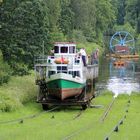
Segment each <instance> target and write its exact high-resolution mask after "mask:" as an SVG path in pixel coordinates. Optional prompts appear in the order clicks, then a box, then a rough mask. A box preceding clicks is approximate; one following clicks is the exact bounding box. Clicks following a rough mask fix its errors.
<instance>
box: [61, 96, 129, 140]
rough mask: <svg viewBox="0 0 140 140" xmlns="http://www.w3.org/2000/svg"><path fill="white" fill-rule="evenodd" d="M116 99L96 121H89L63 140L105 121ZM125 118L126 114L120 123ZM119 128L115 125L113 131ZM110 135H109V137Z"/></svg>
mask: <svg viewBox="0 0 140 140" xmlns="http://www.w3.org/2000/svg"><path fill="white" fill-rule="evenodd" d="M115 100H116V98H113V99H112V101H111V102H110V103H109V104H108V106H107V108H106V110H105V111H104V112H103V114H102V115H101V117H99V120H97V121H95V122H94V123H92V122H89V123H88V124H87V125H86V126H84V127H82V128H80V129H78V130H77V131H74V132H72V133H71V134H69V135H67V136H66V137H64V138H63V139H62V140H69V139H71V138H73V137H74V136H77V135H79V134H81V133H82V132H85V131H88V130H90V129H92V128H93V126H94V124H95V123H103V122H104V121H105V118H106V117H107V115H108V114H109V112H110V111H111V109H112V108H113V104H114V102H115ZM128 103H130V98H129V100H128ZM127 106H128V105H125V108H126V107H127ZM127 111H128V110H126V112H127ZM125 118H126V115H124V116H123V118H122V119H121V120H120V121H119V123H118V124H119V125H121V124H122V123H123V120H124V119H125ZM117 129H118V127H117V126H115V128H114V129H113V131H117ZM113 131H111V132H110V133H109V136H110V135H111V133H112V132H113ZM109 136H108V137H109ZM108 137H106V138H108ZM105 140H108V139H105Z"/></svg>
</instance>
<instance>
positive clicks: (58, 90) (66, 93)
mask: <svg viewBox="0 0 140 140" xmlns="http://www.w3.org/2000/svg"><path fill="white" fill-rule="evenodd" d="M84 87H85V83H83V84H81V83H78V82H75V81H70V80H65V79H56V80H52V81H49V82H48V83H47V88H48V93H49V95H52V96H55V97H57V98H59V99H61V100H64V99H66V98H68V97H72V96H76V95H80V94H81V93H82V90H83V88H84Z"/></svg>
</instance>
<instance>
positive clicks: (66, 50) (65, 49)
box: [60, 47, 68, 53]
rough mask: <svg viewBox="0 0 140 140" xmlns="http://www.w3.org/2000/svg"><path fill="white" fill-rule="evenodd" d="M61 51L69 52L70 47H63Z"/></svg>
mask: <svg viewBox="0 0 140 140" xmlns="http://www.w3.org/2000/svg"><path fill="white" fill-rule="evenodd" d="M60 52H61V53H68V47H61V50H60Z"/></svg>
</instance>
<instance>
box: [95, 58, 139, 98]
mask: <svg viewBox="0 0 140 140" xmlns="http://www.w3.org/2000/svg"><path fill="white" fill-rule="evenodd" d="M115 64H117V65H115ZM118 64H119V65H118ZM96 89H97V91H99V92H101V91H102V90H106V89H107V90H109V91H111V92H112V93H113V94H114V95H115V97H117V95H118V94H129V95H130V94H131V93H133V92H138V93H140V60H139V59H138V60H135V59H124V60H122V59H121V60H119V59H115V58H110V59H109V58H108V59H107V58H102V59H101V61H100V67H99V79H98V83H97V85H96Z"/></svg>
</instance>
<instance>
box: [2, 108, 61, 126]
mask: <svg viewBox="0 0 140 140" xmlns="http://www.w3.org/2000/svg"><path fill="white" fill-rule="evenodd" d="M57 108H59V106H56V107H54V108H52V109H50V110H47V111H43V112H40V113H36V114H33V115H30V116H27V117H23V118H19V119H14V120H9V121H1V122H0V124H7V123H16V122H20V123H23V121H24V120H27V119H32V118H36V117H38V116H40V115H42V114H44V113H48V112H51V111H53V110H55V109H57Z"/></svg>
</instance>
